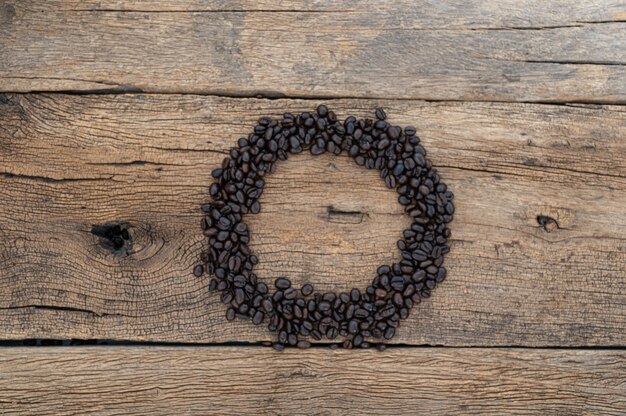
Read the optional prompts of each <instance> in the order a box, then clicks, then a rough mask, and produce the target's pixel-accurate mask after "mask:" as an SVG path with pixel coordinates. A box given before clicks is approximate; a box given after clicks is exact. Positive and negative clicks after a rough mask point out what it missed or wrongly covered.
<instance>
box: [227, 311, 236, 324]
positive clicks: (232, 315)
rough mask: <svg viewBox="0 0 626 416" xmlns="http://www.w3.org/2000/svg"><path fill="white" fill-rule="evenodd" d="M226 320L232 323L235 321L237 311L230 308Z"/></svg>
mask: <svg viewBox="0 0 626 416" xmlns="http://www.w3.org/2000/svg"><path fill="white" fill-rule="evenodd" d="M226 319H228V320H229V321H232V320H234V319H235V310H234V309H233V308H228V309H227V310H226Z"/></svg>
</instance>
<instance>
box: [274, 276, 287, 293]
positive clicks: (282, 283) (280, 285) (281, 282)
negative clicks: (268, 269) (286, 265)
mask: <svg viewBox="0 0 626 416" xmlns="http://www.w3.org/2000/svg"><path fill="white" fill-rule="evenodd" d="M274 285H275V286H276V288H277V289H280V290H285V289H288V288H289V287H291V282H290V281H289V279H286V278H284V277H279V278H278V279H276V281H275V282H274Z"/></svg>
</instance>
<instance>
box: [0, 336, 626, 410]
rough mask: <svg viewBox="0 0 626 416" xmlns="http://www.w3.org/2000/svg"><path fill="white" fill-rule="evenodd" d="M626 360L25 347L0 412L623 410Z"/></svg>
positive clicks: (7, 360) (439, 352)
mask: <svg viewBox="0 0 626 416" xmlns="http://www.w3.org/2000/svg"><path fill="white" fill-rule="evenodd" d="M625 363H626V353H625V352H624V351H606V350H605V351H571V350H520V349H512V350H507V349H463V348H461V349H456V348H445V349H442V348H395V349H393V350H387V351H385V352H383V353H379V352H377V351H330V350H326V349H323V350H320V349H314V350H309V351H306V352H301V351H298V350H295V351H287V352H285V353H283V354H277V353H274V352H273V351H271V350H267V349H262V348H247V349H241V348H228V347H196V348H158V347H153V348H132V347H126V348H123V347H119V348H109V349H103V348H97V347H93V348H90V347H84V348H41V349H26V348H15V349H11V350H8V351H3V353H2V354H0V366H1V367H2V369H3V371H2V372H0V391H1V392H2V393H1V394H0V404H1V405H2V407H1V408H0V414H2V413H3V412H5V413H6V414H11V415H32V414H55V415H59V414H94V413H96V414H101V413H107V414H111V415H145V414H150V415H156V414H159V415H172V414H185V415H209V414H210V415H231V414H233V415H241V414H274V415H310V414H319V415H339V414H362V415H381V414H394V415H415V414H428V415H433V416H437V415H442V416H443V415H451V414H463V415H502V414H507V415H521V414H524V415H528V414H541V415H559V416H560V415H581V414H590V415H599V414H602V415H616V416H617V415H623V414H624V410H626V383H625V381H626V364H625ZM96 392H97V397H98V398H99V399H100V400H97V401H96V400H93V397H94V396H95V395H96Z"/></svg>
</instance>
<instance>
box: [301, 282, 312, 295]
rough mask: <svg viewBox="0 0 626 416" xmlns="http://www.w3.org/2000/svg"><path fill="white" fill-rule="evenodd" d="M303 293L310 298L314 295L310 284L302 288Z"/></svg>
mask: <svg viewBox="0 0 626 416" xmlns="http://www.w3.org/2000/svg"><path fill="white" fill-rule="evenodd" d="M301 292H302V295H304V296H309V295H310V294H311V293H313V286H311V285H310V284H306V285H304V286H302V290H301Z"/></svg>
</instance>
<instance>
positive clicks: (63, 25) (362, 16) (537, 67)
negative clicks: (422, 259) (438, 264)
mask: <svg viewBox="0 0 626 416" xmlns="http://www.w3.org/2000/svg"><path fill="white" fill-rule="evenodd" d="M322 102H324V103H326V104H328V105H329V106H330V107H331V108H332V109H334V110H335V111H336V112H337V114H338V115H339V116H340V117H342V118H343V117H345V116H347V115H351V114H354V115H357V116H371V115H372V114H373V109H374V108H375V107H376V106H377V105H382V106H383V107H385V109H386V111H387V113H388V115H389V117H390V120H391V122H392V123H396V124H399V125H409V124H411V125H415V126H416V128H417V130H418V134H419V135H420V136H421V137H422V140H423V142H424V143H425V146H426V148H427V150H428V151H429V154H430V156H431V157H432V159H433V161H434V163H435V165H437V166H438V167H439V170H440V172H441V175H442V177H443V179H444V180H445V181H446V183H448V184H449V186H450V188H451V189H452V190H453V191H454V192H455V194H456V200H455V203H456V206H457V211H456V214H455V215H456V218H455V221H454V222H453V223H452V226H451V228H452V232H453V241H452V244H451V247H452V251H451V253H450V254H449V256H448V257H447V258H446V265H447V267H448V269H449V274H448V279H447V280H446V281H445V282H444V283H443V284H442V285H441V286H439V287H438V288H437V290H436V291H435V292H434V295H433V296H432V298H430V299H428V300H427V301H426V302H423V303H422V304H420V305H419V306H417V307H416V308H414V310H413V313H412V315H411V317H410V318H409V319H407V320H406V321H403V322H402V324H401V326H400V328H399V330H398V335H397V337H396V338H394V339H393V342H394V343H396V344H400V345H395V346H392V347H390V348H389V349H388V350H387V351H385V352H384V353H378V352H376V351H338V352H331V351H329V350H327V349H324V347H323V346H322V345H318V346H316V347H315V348H313V349H311V350H308V351H299V350H298V351H286V352H285V353H283V354H278V353H276V352H274V351H272V350H270V349H266V348H260V347H259V345H258V341H262V340H269V339H271V334H269V333H268V332H267V331H265V330H264V329H259V328H256V327H253V326H252V325H251V324H250V323H247V322H233V323H227V322H225V321H224V319H223V318H222V316H223V314H224V307H223V305H221V304H220V303H219V302H218V299H217V296H215V295H212V294H209V293H208V290H207V288H208V281H207V279H206V278H202V279H198V278H195V277H193V275H192V274H191V268H192V266H193V264H194V263H195V261H196V260H197V256H198V254H199V252H200V250H201V249H202V247H204V244H206V242H205V241H204V239H203V238H202V236H201V234H200V229H199V219H200V216H201V213H200V211H199V206H200V204H202V203H203V202H206V201H207V196H208V186H209V184H210V183H211V178H210V172H211V170H212V169H213V168H214V167H215V166H216V165H218V164H219V163H220V162H221V160H222V158H223V157H224V156H225V155H226V153H227V152H228V150H229V148H230V147H231V146H232V145H233V144H234V143H235V142H236V140H237V139H238V138H239V137H240V136H242V135H246V134H247V133H248V132H249V131H250V129H251V126H252V125H253V123H254V122H255V120H256V119H257V118H258V117H260V116H265V115H279V114H282V112H284V111H292V112H299V111H310V110H312V109H314V108H315V107H316V106H317V105H318V104H319V103H322ZM624 104H626V1H624V0H617V1H615V0H593V1H587V2H581V1H574V0H552V1H549V2H545V1H539V0H499V1H484V0H483V1H480V0H465V1H461V0H443V1H434V0H433V1H413V0H401V1H393V2H392V1H372V0H367V1H354V0H341V1H337V2H324V1H310V2H306V3H304V2H299V1H280V2H279V1H276V0H261V1H250V0H238V1H234V2H226V1H221V0H208V1H205V0H202V1H199V0H188V1H185V0H173V1H169V2H161V1H153V0H146V1H138V0H132V1H121V0H98V1H95V0H86V1H79V0H73V1H70V0H53V1H41V0H31V1H20V0H0V344H1V345H5V347H0V414H11V415H13V414H39V415H55V416H57V415H73V414H84V413H90V414H110V415H129V414H130V415H133V414H242V413H252V412H254V413H255V414H330V415H334V414H355V413H359V414H398V415H401V414H416V413H429V414H434V415H447V414H494V415H496V414H497V415H500V414H533V415H535V414H537V415H587V414H588V415H622V414H625V413H626V392H625V391H624V390H625V389H624V386H626V368H625V367H624V362H625V359H624V358H625V357H624V351H625V348H626V107H625V106H624ZM261 202H262V204H263V207H262V213H261V214H259V215H258V216H255V217H253V218H250V226H251V228H252V231H253V236H252V248H253V250H254V251H255V252H256V253H257V254H258V255H259V258H260V259H261V263H260V264H259V265H258V268H257V270H258V272H259V275H260V276H261V278H262V279H264V280H267V281H271V280H272V279H274V278H275V277H277V276H280V275H283V274H285V275H288V276H290V277H291V278H292V279H293V280H294V281H295V282H296V283H298V284H301V283H304V282H311V283H313V284H314V285H315V286H316V287H317V288H319V289H321V290H334V291H340V290H346V289H349V288H352V287H354V286H358V287H365V285H366V284H367V282H369V281H370V280H371V278H372V276H373V273H374V270H375V268H376V266H377V265H379V264H381V263H384V262H387V261H391V260H393V259H394V258H397V250H396V249H395V248H394V245H395V240H396V239H397V238H398V237H399V236H400V233H401V230H402V229H403V227H404V226H405V225H406V224H407V219H406V218H405V217H404V216H403V215H401V214H402V211H401V208H400V206H399V205H398V204H397V202H396V196H395V194H394V192H393V191H390V190H387V189H386V188H385V187H384V186H383V183H382V181H381V180H380V178H379V177H378V176H377V174H376V173H375V172H370V171H365V170H364V169H362V168H359V167H357V166H355V165H354V164H353V163H352V162H350V161H349V160H348V159H347V158H344V157H334V158H333V157H329V156H322V157H318V158H313V157H311V156H306V155H300V156H298V157H293V158H291V159H290V160H289V161H287V162H284V163H282V164H280V165H279V166H278V171H277V173H276V174H275V175H273V176H271V177H269V179H268V185H267V187H266V190H265V193H264V194H263V196H262V198H261ZM111 224H122V225H123V226H125V227H128V229H129V232H130V235H131V243H130V244H129V245H127V246H125V247H124V248H123V249H122V250H121V251H117V252H114V251H113V250H112V249H111V246H110V244H108V243H107V241H106V239H105V238H102V237H100V236H98V235H96V234H94V232H93V231H94V226H96V227H101V226H106V225H111ZM30 338H37V339H65V340H67V339H70V338H79V339H109V340H118V343H125V344H128V343H129V342H128V341H130V342H131V343H139V344H141V345H142V346H141V347H139V346H134V347H131V346H119V345H98V346H95V347H91V348H87V347H66V348H21V347H11V346H10V345H15V343H20V340H25V339H30ZM124 340H126V341H124ZM146 341H150V342H152V343H157V344H158V343H162V342H172V343H189V346H187V347H175V346H168V347H164V346H158V345H150V344H146V345H143V344H144V343H145V342H146ZM66 343H69V341H66ZM199 343H201V344H199ZM7 345H8V346H7ZM423 345H427V346H428V347H423ZM506 347H516V348H506ZM564 347H565V348H564Z"/></svg>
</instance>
